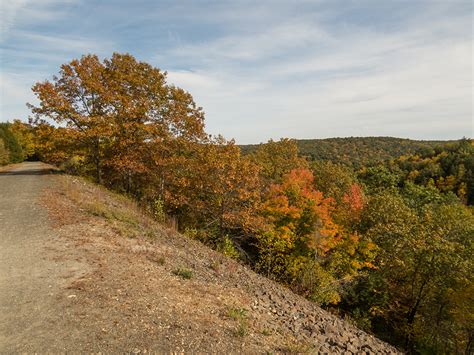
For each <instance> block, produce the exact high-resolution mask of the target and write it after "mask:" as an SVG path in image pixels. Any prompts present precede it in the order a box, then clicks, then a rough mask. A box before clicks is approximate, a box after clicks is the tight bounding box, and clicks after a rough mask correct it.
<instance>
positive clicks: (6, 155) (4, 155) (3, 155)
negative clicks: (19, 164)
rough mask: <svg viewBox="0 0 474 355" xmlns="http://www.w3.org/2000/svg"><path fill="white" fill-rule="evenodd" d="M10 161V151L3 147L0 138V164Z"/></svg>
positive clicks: (3, 144)
mask: <svg viewBox="0 0 474 355" xmlns="http://www.w3.org/2000/svg"><path fill="white" fill-rule="evenodd" d="M9 162H10V152H9V151H8V150H7V148H5V143H3V139H1V138H0V166H1V165H6V164H8V163H9Z"/></svg>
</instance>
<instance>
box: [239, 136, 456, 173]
mask: <svg viewBox="0 0 474 355" xmlns="http://www.w3.org/2000/svg"><path fill="white" fill-rule="evenodd" d="M445 143H448V142H446V141H420V140H412V139H403V138H393V137H350V138H326V139H296V144H297V145H298V149H299V152H300V154H301V155H303V156H306V157H308V158H309V159H311V160H326V161H333V162H337V163H340V164H344V165H347V166H350V167H353V168H360V167H362V166H368V165H373V164H377V163H381V162H384V161H388V160H390V159H393V158H398V157H399V156H401V155H409V154H414V153H417V152H421V153H423V152H430V151H432V150H433V148H434V147H436V146H438V145H442V144H445ZM257 147H258V145H252V144H250V145H243V146H241V148H242V151H243V152H244V153H251V152H254V151H255V150H256V149H257Z"/></svg>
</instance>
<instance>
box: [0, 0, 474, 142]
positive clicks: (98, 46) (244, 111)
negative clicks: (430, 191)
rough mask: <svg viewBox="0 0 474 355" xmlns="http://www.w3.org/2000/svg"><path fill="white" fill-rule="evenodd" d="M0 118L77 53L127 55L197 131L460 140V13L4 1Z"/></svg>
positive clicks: (448, 6) (436, 6) (366, 4)
mask: <svg viewBox="0 0 474 355" xmlns="http://www.w3.org/2000/svg"><path fill="white" fill-rule="evenodd" d="M0 11H1V12H0V22H1V24H0V26H1V36H0V46H1V58H0V65H1V66H0V79H1V80H0V90H1V93H0V98H1V100H0V121H6V120H11V119H13V118H21V119H27V117H28V114H29V111H28V109H27V108H26V106H25V103H26V102H31V103H34V102H35V98H34V97H33V95H32V94H31V90H30V88H31V86H32V84H33V83H34V82H36V81H41V80H44V79H47V78H51V76H52V75H53V74H55V73H57V72H58V69H59V66H60V65H61V64H62V63H65V62H67V61H69V60H71V59H73V58H78V57H80V56H81V55H82V54H86V53H96V54H98V55H99V56H101V57H102V58H103V57H109V56H110V55H111V54H112V53H113V52H114V51H117V52H129V53H131V54H133V55H134V56H135V57H137V58H138V59H140V60H143V61H147V62H149V63H151V64H153V65H155V66H157V67H159V68H161V69H163V70H166V71H168V81H169V82H171V83H174V84H176V85H178V86H180V87H182V88H184V89H186V90H188V91H189V92H191V94H193V96H194V98H195V101H196V102H197V104H198V105H199V106H202V107H203V108H204V111H205V112H206V126H207V130H208V131H209V132H210V133H213V134H217V133H222V134H223V135H224V136H225V137H226V138H235V139H236V140H237V142H239V143H258V142H262V141H266V140H268V139H269V138H274V139H278V138H280V137H295V138H324V137H334V136H339V137H341V136H342V137H343V136H397V137H407V138H417V139H455V138H460V137H462V136H469V137H472V136H474V134H473V117H472V113H473V89H472V88H473V75H472V59H473V58H472V56H473V47H472V39H473V30H472V20H473V17H472V16H473V14H472V11H473V8H472V4H471V1H464V0H462V1H456V0H432V1H428V0H425V1H415V0H407V1H404V0H388V1H380V0H372V1H363V0H360V1H350V0H344V1H342V0H340V1H338V0H328V1H322V0H321V1H320V0H313V1H303V0H302V1H297V0H287V1H279V0H272V1H265V0H261V1H247V0H233V1H204V0H201V1H200V0H195V1H179V0H176V1H158V0H157V1H100V0H95V1H89V0H65V1H58V0H9V1H7V0H6V1H2V2H1V10H0Z"/></svg>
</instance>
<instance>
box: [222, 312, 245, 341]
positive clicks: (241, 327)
mask: <svg viewBox="0 0 474 355" xmlns="http://www.w3.org/2000/svg"><path fill="white" fill-rule="evenodd" d="M227 316H228V317H230V318H232V319H233V320H235V321H237V322H238V323H239V324H238V326H237V329H236V330H235V335H236V336H238V337H244V336H245V335H247V332H248V330H247V328H248V326H247V311H246V310H245V309H244V308H234V307H231V308H228V309H227Z"/></svg>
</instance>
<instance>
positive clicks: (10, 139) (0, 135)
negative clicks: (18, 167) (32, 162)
mask: <svg viewBox="0 0 474 355" xmlns="http://www.w3.org/2000/svg"><path fill="white" fill-rule="evenodd" d="M10 126H11V125H10V123H0V139H1V140H2V141H3V145H4V148H5V149H6V150H7V151H8V152H9V157H10V159H9V162H10V163H20V162H22V161H23V160H25V156H24V154H23V150H22V148H21V145H20V143H19V142H18V139H17V137H16V136H15V135H14V134H13V132H12V131H11V129H10Z"/></svg>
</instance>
